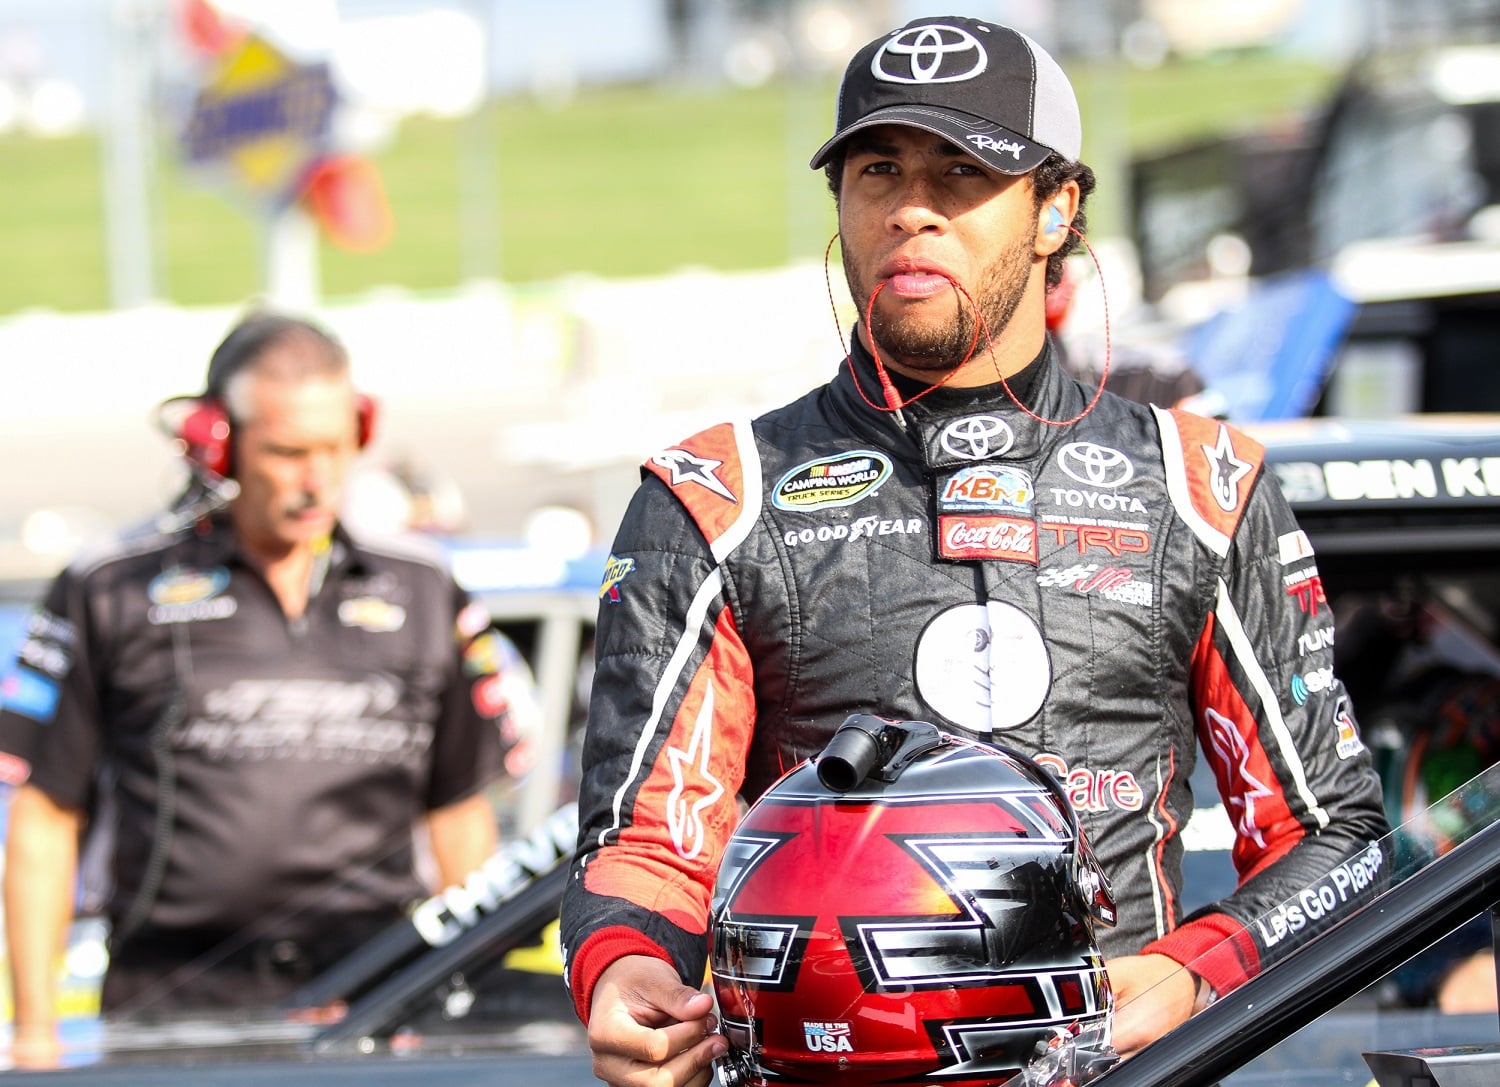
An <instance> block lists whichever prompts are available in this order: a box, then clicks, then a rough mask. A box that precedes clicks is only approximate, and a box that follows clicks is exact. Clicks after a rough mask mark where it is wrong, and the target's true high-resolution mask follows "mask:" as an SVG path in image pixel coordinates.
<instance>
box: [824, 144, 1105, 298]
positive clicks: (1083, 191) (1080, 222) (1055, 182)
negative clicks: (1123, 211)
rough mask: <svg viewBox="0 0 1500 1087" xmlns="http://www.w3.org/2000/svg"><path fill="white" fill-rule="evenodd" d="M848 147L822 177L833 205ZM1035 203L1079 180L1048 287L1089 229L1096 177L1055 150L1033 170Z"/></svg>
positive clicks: (1055, 281)
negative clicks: (1069, 225)
mask: <svg viewBox="0 0 1500 1087" xmlns="http://www.w3.org/2000/svg"><path fill="white" fill-rule="evenodd" d="M845 154H846V151H845V148H843V147H840V148H839V149H838V150H836V151H835V152H834V153H833V157H832V158H830V159H829V160H828V162H827V163H825V164H824V166H823V176H824V177H826V178H827V179H828V191H829V192H831V193H832V194H833V203H834V206H835V207H837V206H838V202H839V182H840V181H841V180H842V179H843V176H844V158H845ZM1030 177H1031V186H1032V203H1033V208H1034V210H1035V211H1037V212H1040V211H1041V210H1042V208H1043V207H1044V206H1045V205H1046V204H1047V203H1048V202H1049V201H1050V200H1051V199H1052V198H1053V197H1054V196H1056V195H1057V193H1058V190H1060V189H1061V188H1062V187H1063V185H1064V184H1066V183H1067V182H1068V181H1076V182H1078V213H1077V214H1076V215H1074V216H1073V223H1072V227H1073V229H1072V230H1069V231H1068V236H1067V238H1065V239H1064V240H1063V243H1062V245H1061V246H1059V247H1058V249H1057V252H1055V253H1053V254H1052V255H1051V256H1049V257H1048V258H1047V287H1048V288H1049V289H1051V288H1052V287H1055V286H1057V285H1058V284H1059V283H1061V282H1062V277H1063V263H1064V262H1065V261H1066V260H1067V259H1068V254H1070V253H1071V252H1073V250H1074V249H1075V248H1077V246H1078V238H1079V235H1081V234H1083V233H1085V232H1086V231H1087V230H1088V214H1087V212H1086V211H1085V210H1084V209H1085V207H1086V205H1087V203H1088V198H1089V194H1090V193H1092V192H1093V191H1094V186H1095V184H1096V183H1097V179H1096V178H1095V177H1094V171H1093V170H1092V169H1090V168H1089V166H1088V165H1087V164H1086V163H1084V162H1082V161H1080V162H1069V161H1068V160H1067V159H1065V158H1063V157H1062V156H1061V155H1059V154H1058V153H1057V152H1056V151H1054V152H1052V153H1051V154H1050V155H1048V156H1047V157H1046V158H1045V159H1043V160H1042V163H1041V165H1040V166H1038V167H1037V168H1036V169H1035V170H1032V171H1031V174H1030Z"/></svg>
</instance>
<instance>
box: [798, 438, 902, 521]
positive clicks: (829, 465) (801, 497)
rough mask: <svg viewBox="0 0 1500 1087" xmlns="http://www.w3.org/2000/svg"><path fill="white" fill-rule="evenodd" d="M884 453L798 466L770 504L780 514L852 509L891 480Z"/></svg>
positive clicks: (861, 451) (823, 459)
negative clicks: (836, 507)
mask: <svg viewBox="0 0 1500 1087" xmlns="http://www.w3.org/2000/svg"><path fill="white" fill-rule="evenodd" d="M890 474H891V462H890V460H889V459H888V458H887V457H886V456H885V454H884V453H876V452H873V451H872V450H868V449H857V450H855V451H854V452H852V453H841V454H839V455H838V456H836V457H821V458H819V459H818V460H810V461H808V462H807V463H806V464H799V465H798V466H797V467H796V468H793V469H792V470H791V471H790V472H788V473H787V474H786V475H784V476H782V477H781V482H780V483H778V484H776V490H775V491H774V492H773V493H772V494H771V504H772V505H773V506H775V507H776V508H777V509H779V510H821V509H831V508H832V507H834V506H852V505H854V503H856V502H858V501H859V500H860V499H862V498H865V497H866V496H868V495H869V494H870V493H871V492H873V491H874V490H875V488H877V487H879V486H880V485H881V484H882V483H884V482H885V481H886V479H887V478H889V476H890Z"/></svg>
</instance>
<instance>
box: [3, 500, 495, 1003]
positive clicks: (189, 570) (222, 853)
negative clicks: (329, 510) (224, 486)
mask: <svg viewBox="0 0 1500 1087" xmlns="http://www.w3.org/2000/svg"><path fill="white" fill-rule="evenodd" d="M437 559H438V557H437V555H436V553H435V551H433V550H430V549H429V548H428V547H427V546H425V545H424V546H423V548H422V549H421V550H417V549H415V548H413V547H412V546H410V545H402V546H401V547H400V548H398V549H392V548H391V547H390V546H388V545H381V546H374V545H372V544H370V543H368V542H358V541H356V540H354V539H353V538H351V537H350V536H349V535H348V534H347V533H345V532H344V531H343V530H342V529H340V530H338V531H337V532H336V533H335V535H334V537H333V540H332V542H331V544H330V546H329V547H328V549H327V550H326V552H324V553H323V555H322V556H321V558H320V560H319V563H318V564H317V566H316V567H315V569H317V571H318V574H317V576H316V578H315V581H316V584H315V585H314V586H313V589H312V592H311V595H310V597H309V600H308V604H307V610H306V612H305V614H304V615H303V616H301V617H300V618H296V619H288V618H287V616H286V615H285V614H284V612H283V611H282V608H281V605H280V603H279V602H278V601H277V599H276V597H275V595H274V594H273V593H272V591H271V588H270V586H269V585H268V584H267V583H266V582H265V580H264V578H263V577H262V576H261V575H260V574H259V573H258V572H257V571H256V570H255V569H254V568H253V567H251V566H250V565H249V564H248V563H246V562H245V561H244V559H243V557H242V556H241V554H240V552H239V550H238V548H237V546H236V544H235V541H234V536H233V532H232V530H231V529H230V528H229V526H228V524H227V522H225V521H223V520H220V521H215V522H213V523H212V524H210V523H209V522H207V521H203V522H199V523H198V524H197V525H196V526H187V527H183V528H181V529H180V530H178V531H174V532H169V533H165V534H163V533H155V532H147V533H145V534H141V535H135V536H131V537H130V538H128V539H126V540H124V541H123V542H121V543H119V544H118V545H111V546H110V547H108V548H107V549H106V550H104V551H102V552H101V553H98V554H90V555H86V556H83V557H80V558H79V559H77V560H75V561H74V562H73V563H71V564H70V565H69V567H68V569H66V570H65V571H63V572H62V573H61V574H60V575H59V576H58V578H57V579H56V581H55V582H54V583H53V585H52V587H51V588H50V590H49V592H48V594H47V597H46V600H45V602H44V603H43V605H42V606H41V607H39V608H38V609H37V610H36V612H35V613H34V614H33V616H32V618H31V620H30V622H29V624H28V631H27V637H26V640H25V641H24V642H23V643H22V646H21V650H20V654H19V658H18V660H17V664H16V669H15V672H14V675H15V676H16V677H17V683H18V686H20V687H22V688H24V690H25V691H27V692H29V693H28V695H27V697H26V698H24V699H21V700H16V699H9V698H8V699H7V700H6V703H5V709H4V711H3V712H0V750H5V751H7V752H9V753H10V754H11V755H12V756H14V757H16V758H17V759H21V760H29V762H30V764H31V765H30V767H29V771H30V782H31V784H33V785H35V786H36V787H38V788H40V789H41V790H43V791H44V792H45V793H47V794H48V796H50V797H51V798H52V799H53V800H54V801H55V802H57V803H59V804H61V805H64V806H66V807H68V808H72V809H77V810H82V811H86V812H88V813H89V815H90V818H91V819H92V820H93V821H94V822H96V823H98V822H102V820H101V819H100V818H99V816H100V812H101V811H103V812H113V813H114V820H113V827H112V828H111V829H112V830H113V833H114V835H115V840H114V846H113V851H112V856H111V863H110V879H111V882H112V885H113V886H112V891H111V893H109V895H108V898H107V901H106V903H105V911H106V913H107V914H108V917H109V920H110V922H111V929H112V935H111V941H112V942H111V963H110V972H109V974H108V975H107V977H106V980H105V992H104V1001H105V1006H106V1009H113V1008H116V1007H119V1006H121V1005H122V1004H125V1003H127V1002H128V1001H129V1000H130V999H131V998H132V997H133V995H134V990H135V989H136V988H139V987H145V986H148V985H151V984H152V983H154V982H155V981H159V980H160V979H161V977H162V976H163V975H166V974H169V973H171V972H172V971H173V970H175V969H177V968H178V967H179V966H181V967H184V968H186V969H184V970H183V982H182V984H181V985H180V986H177V987H176V990H175V991H174V992H172V993H170V994H165V995H164V996H163V997H162V998H161V999H160V1000H155V1001H154V1003H153V1009H156V1008H160V1007H165V1006H168V1005H167V1004H164V1003H163V1002H162V1001H163V1000H165V1001H169V1002H170V1003H171V1004H174V1005H175V1004H183V1005H185V1006H189V1007H199V1006H203V1005H207V1004H213V1003H225V1004H252V1003H261V1002H269V1001H274V1000H276V999H280V997H281V996H284V995H285V994H286V993H287V992H289V991H290V990H291V989H292V988H294V987H295V984H296V982H297V981H298V980H305V975H306V974H307V972H308V971H309V970H316V969H321V968H324V967H326V966H327V965H329V964H330V962H331V961H333V960H334V959H336V958H337V957H338V956H339V955H340V954H341V953H343V952H347V951H348V950H350V947H351V944H354V943H357V942H358V941H359V940H361V939H364V938H368V937H369V936H370V935H372V934H373V933H375V932H378V931H380V930H381V929H383V928H385V927H386V926H388V925H389V924H391V923H392V922H394V921H396V920H399V919H400V918H401V917H402V916H403V909H404V907H406V906H407V905H409V904H410V903H413V902H416V901H418V900H420V899H421V898H423V897H425V895H426V894H428V893H429V890H428V889H427V888H426V887H425V886H424V885H423V883H422V881H421V880H419V879H418V876H417V873H416V871H415V868H414V855H413V851H412V826H413V823H414V822H415V821H416V820H417V819H419V818H420V817H421V816H422V815H423V813H425V812H427V811H429V810H430V809H433V808H439V807H443V806H445V805H449V804H452V803H455V802H457V801H459V800H461V799H463V798H464V797H466V796H469V795H470V794H472V793H474V792H475V791H476V790H478V789H480V788H482V787H483V786H485V785H487V784H489V783H490V782H492V781H494V780H496V779H497V778H498V776H499V775H500V773H501V756H502V741H503V734H504V730H505V728H506V698H505V693H504V689H503V687H504V677H503V676H502V675H500V674H499V672H498V669H499V666H500V665H499V662H500V661H501V660H502V654H501V653H500V647H498V646H496V645H495V644H493V639H494V638H496V637H498V634H497V633H495V632H493V631H489V630H488V613H487V612H485V610H484V609H483V607H482V606H480V605H477V604H473V603H471V602H470V600H469V598H468V596H467V594H466V593H465V592H463V590H462V589H460V588H459V586H458V585H457V584H456V583H455V582H454V581H453V579H452V578H451V576H450V575H449V574H448V573H447V572H446V570H445V569H444V568H443V567H442V566H441V565H440V563H439V561H437ZM20 765H21V766H22V770H23V772H24V771H25V769H26V767H25V766H24V763H21V764H20ZM101 801H104V803H103V804H102V805H101ZM195 960H197V961H196V962H195ZM293 960H295V961H293ZM205 966H207V967H208V968H209V969H208V970H207V971H206V972H205V971H204V970H203V967H205ZM216 975H221V976H222V977H223V980H222V981H219V980H216ZM299 975H300V977H299ZM262 983H263V984H262ZM257 986H259V987H257Z"/></svg>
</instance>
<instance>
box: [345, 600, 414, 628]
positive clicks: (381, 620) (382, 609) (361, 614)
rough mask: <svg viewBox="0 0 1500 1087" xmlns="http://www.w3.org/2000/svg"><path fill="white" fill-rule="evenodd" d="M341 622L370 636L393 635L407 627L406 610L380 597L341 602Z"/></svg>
mask: <svg viewBox="0 0 1500 1087" xmlns="http://www.w3.org/2000/svg"><path fill="white" fill-rule="evenodd" d="M339 622H340V623H343V624H344V626H346V627H356V628H357V629H359V630H363V631H365V632H367V633H370V634H393V633H395V632H396V631H398V630H400V629H401V628H402V627H404V626H405V625H406V609H405V608H403V607H402V606H401V605H400V604H392V603H391V602H390V601H389V600H381V599H380V598H379V597H378V596H356V597H354V598H353V599H352V600H343V601H340V602H339Z"/></svg>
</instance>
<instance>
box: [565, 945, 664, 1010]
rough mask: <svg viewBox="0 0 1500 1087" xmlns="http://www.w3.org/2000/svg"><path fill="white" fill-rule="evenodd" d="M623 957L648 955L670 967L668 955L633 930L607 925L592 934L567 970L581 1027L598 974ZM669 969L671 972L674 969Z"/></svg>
mask: <svg viewBox="0 0 1500 1087" xmlns="http://www.w3.org/2000/svg"><path fill="white" fill-rule="evenodd" d="M626 955H650V956H651V957H652V958H655V959H660V960H662V962H665V963H668V964H672V956H671V955H668V954H667V953H666V951H664V950H663V949H662V948H661V947H660V946H658V945H657V944H655V943H653V942H652V941H651V940H650V939H649V938H648V937H646V936H644V935H643V934H641V933H640V932H637V931H636V930H635V929H633V928H629V927H628V926H625V925H611V926H610V927H608V928H602V929H600V930H599V931H598V932H595V933H594V934H592V935H591V936H589V938H588V939H586V940H584V941H583V944H582V945H581V946H580V947H579V948H578V950H577V952H575V953H574V955H573V964H572V966H571V968H570V969H569V971H568V978H569V982H570V986H569V987H570V988H571V989H572V991H573V1007H574V1009H575V1010H576V1011H577V1012H578V1018H579V1019H580V1020H581V1021H582V1022H583V1024H584V1026H587V1025H588V1021H589V1009H590V1007H591V1006H592V1005H593V1002H594V986H595V985H597V984H598V982H599V975H600V974H602V973H604V971H605V970H607V969H609V967H610V964H611V963H613V962H614V961H615V960H616V959H623V958H624V957H625V956H626ZM672 968H673V969H674V970H675V969H676V966H675V965H673V966H672Z"/></svg>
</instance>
